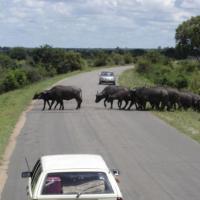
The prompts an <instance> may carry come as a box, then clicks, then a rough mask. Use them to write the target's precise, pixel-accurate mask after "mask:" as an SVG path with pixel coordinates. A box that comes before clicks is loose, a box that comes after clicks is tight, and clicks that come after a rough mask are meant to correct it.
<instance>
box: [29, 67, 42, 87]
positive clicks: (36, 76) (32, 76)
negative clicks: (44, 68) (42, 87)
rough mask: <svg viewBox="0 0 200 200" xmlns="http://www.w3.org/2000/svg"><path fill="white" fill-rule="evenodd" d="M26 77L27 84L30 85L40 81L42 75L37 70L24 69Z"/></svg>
mask: <svg viewBox="0 0 200 200" xmlns="http://www.w3.org/2000/svg"><path fill="white" fill-rule="evenodd" d="M26 76H27V80H28V82H30V83H34V82H37V81H40V80H41V79H42V78H43V77H42V74H41V73H40V70H39V69H37V68H28V69H26Z"/></svg>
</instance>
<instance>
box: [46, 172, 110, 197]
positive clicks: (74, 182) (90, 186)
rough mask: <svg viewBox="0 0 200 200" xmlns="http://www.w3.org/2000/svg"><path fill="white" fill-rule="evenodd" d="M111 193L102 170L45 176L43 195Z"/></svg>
mask: <svg viewBox="0 0 200 200" xmlns="http://www.w3.org/2000/svg"><path fill="white" fill-rule="evenodd" d="M105 193H106V194H107V193H113V189H112V187H111V184H110V182H109V180H108V178H107V176H106V174H105V173H104V172H59V173H49V174H48V175H47V176H46V179H45V182H44V185H43V189H42V194H43V195H54V194H61V195H63V194H64V195H70V194H105Z"/></svg>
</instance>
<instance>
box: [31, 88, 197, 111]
mask: <svg viewBox="0 0 200 200" xmlns="http://www.w3.org/2000/svg"><path fill="white" fill-rule="evenodd" d="M33 99H43V101H44V106H43V110H44V109H45V107H46V104H48V106H49V110H50V109H51V108H52V106H53V104H54V103H55V106H54V109H56V107H57V105H58V104H59V105H60V108H59V109H62V110H63V109H64V103H63V100H71V99H75V100H76V102H77V107H76V109H79V108H80V107H81V103H82V90H81V89H80V88H78V87H75V86H64V85H57V86H54V87H52V88H51V89H49V90H45V91H43V92H41V93H36V94H35V95H34V97H33ZM101 100H104V106H105V107H106V102H108V103H110V105H111V106H110V108H111V109H112V108H113V101H114V100H117V101H118V107H119V109H128V110H130V109H131V107H132V106H133V105H135V108H136V109H137V110H146V109H147V104H149V105H150V106H151V109H156V110H168V111H169V110H175V109H184V110H187V109H188V108H192V109H193V110H195V111H200V95H198V94H195V93H192V92H186V91H179V90H178V89H176V88H171V87H163V86H154V87H136V88H133V89H128V88H126V87H123V86H115V85H110V86H106V87H105V88H104V89H103V90H102V91H101V92H99V93H98V92H97V94H96V99H95V102H96V103H98V102H100V101H101ZM122 102H125V104H124V106H122ZM128 104H129V105H128Z"/></svg>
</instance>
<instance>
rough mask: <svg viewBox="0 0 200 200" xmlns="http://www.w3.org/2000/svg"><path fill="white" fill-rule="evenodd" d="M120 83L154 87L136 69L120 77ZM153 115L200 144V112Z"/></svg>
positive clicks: (158, 113)
mask: <svg viewBox="0 0 200 200" xmlns="http://www.w3.org/2000/svg"><path fill="white" fill-rule="evenodd" d="M119 83H120V85H123V86H127V87H130V88H133V87H137V86H144V85H153V84H152V83H151V82H150V81H149V80H148V79H146V78H144V77H143V76H141V75H140V74H138V73H137V72H136V71H135V70H134V69H130V70H127V71H125V72H124V73H123V74H122V75H121V76H120V78H119ZM152 113H153V114H155V115H156V116H158V117H160V118H161V119H163V120H164V121H166V122H167V123H168V124H170V125H172V126H174V127H175V128H176V129H178V130H180V131H181V132H183V133H185V134H186V135H188V136H190V137H191V138H193V139H194V140H196V141H197V142H199V143H200V114H199V113H198V112H194V111H192V110H188V111H179V110H176V111H174V112H172V111H171V112H169V111H164V112H160V111H152Z"/></svg>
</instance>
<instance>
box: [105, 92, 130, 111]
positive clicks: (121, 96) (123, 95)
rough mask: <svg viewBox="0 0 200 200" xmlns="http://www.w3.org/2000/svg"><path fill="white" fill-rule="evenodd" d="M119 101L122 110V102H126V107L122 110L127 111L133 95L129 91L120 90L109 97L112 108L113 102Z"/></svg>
mask: <svg viewBox="0 0 200 200" xmlns="http://www.w3.org/2000/svg"><path fill="white" fill-rule="evenodd" d="M114 100H118V107H119V109H121V106H122V101H125V105H124V107H123V108H122V109H126V106H127V105H128V102H129V101H131V100H132V99H131V95H130V91H129V90H119V91H118V92H116V93H114V94H112V95H110V96H109V97H108V102H110V103H111V108H112V107H113V101H114Z"/></svg>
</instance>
